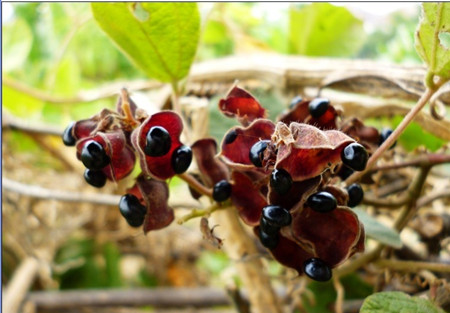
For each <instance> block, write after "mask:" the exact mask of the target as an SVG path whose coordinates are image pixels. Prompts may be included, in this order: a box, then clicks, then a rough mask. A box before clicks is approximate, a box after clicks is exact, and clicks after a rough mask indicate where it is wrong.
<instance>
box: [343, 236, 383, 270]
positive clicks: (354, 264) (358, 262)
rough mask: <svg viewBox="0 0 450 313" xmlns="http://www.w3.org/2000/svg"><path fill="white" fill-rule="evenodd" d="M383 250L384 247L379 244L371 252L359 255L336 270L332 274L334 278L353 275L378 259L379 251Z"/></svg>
mask: <svg viewBox="0 0 450 313" xmlns="http://www.w3.org/2000/svg"><path fill="white" fill-rule="evenodd" d="M383 248H384V245H382V244H380V243H379V244H378V245H377V246H376V247H375V249H373V250H372V251H370V252H367V253H364V254H362V255H360V256H359V257H358V258H356V259H354V260H352V261H351V262H348V263H347V264H346V265H344V266H341V267H339V268H338V269H336V270H335V273H334V274H335V276H339V277H343V276H345V275H348V274H350V273H353V272H354V271H356V270H357V269H359V268H360V267H363V266H364V265H366V264H368V263H370V262H372V261H374V260H376V259H378V258H379V257H380V255H381V251H383Z"/></svg>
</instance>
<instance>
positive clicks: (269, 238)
mask: <svg viewBox="0 0 450 313" xmlns="http://www.w3.org/2000/svg"><path fill="white" fill-rule="evenodd" d="M259 240H260V241H261V243H262V244H263V246H264V247H266V248H269V249H274V248H275V247H276V246H277V245H278V241H279V240H280V237H279V235H278V233H275V234H271V235H269V234H267V233H266V232H264V231H263V230H262V229H261V228H259Z"/></svg>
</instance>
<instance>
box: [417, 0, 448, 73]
mask: <svg viewBox="0 0 450 313" xmlns="http://www.w3.org/2000/svg"><path fill="white" fill-rule="evenodd" d="M449 35H450V3H448V2H427V3H423V4H422V16H421V19H420V23H419V27H418V29H417V31H416V50H417V53H418V54H419V55H420V57H421V58H422V60H423V61H424V62H425V63H426V64H427V65H428V68H429V71H430V72H431V73H432V74H435V75H439V76H441V77H442V78H446V79H449V78H450V49H449V46H448V41H446V40H448V37H449Z"/></svg>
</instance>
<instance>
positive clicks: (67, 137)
mask: <svg viewBox="0 0 450 313" xmlns="http://www.w3.org/2000/svg"><path fill="white" fill-rule="evenodd" d="M73 125H75V123H74V122H72V123H70V124H69V126H67V128H66V129H65V130H64V132H63V134H62V140H63V143H64V144H65V145H66V146H68V147H72V146H75V143H76V142H77V140H76V139H75V137H74V136H73V134H72V131H73Z"/></svg>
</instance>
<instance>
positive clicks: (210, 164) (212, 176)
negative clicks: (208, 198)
mask: <svg viewBox="0 0 450 313" xmlns="http://www.w3.org/2000/svg"><path fill="white" fill-rule="evenodd" d="M191 148H192V153H193V154H194V158H195V160H196V162H197V166H198V169H199V170H200V173H201V175H202V181H203V182H204V183H205V185H206V186H207V187H212V186H214V185H215V184H216V183H217V182H219V181H221V180H224V179H225V180H228V179H229V171H228V168H227V166H226V165H225V164H224V163H223V162H222V161H221V160H220V159H219V158H218V157H217V155H216V154H217V143H216V141H215V140H214V139H212V138H205V139H200V140H197V141H196V142H194V144H193V145H192V147H191Z"/></svg>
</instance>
